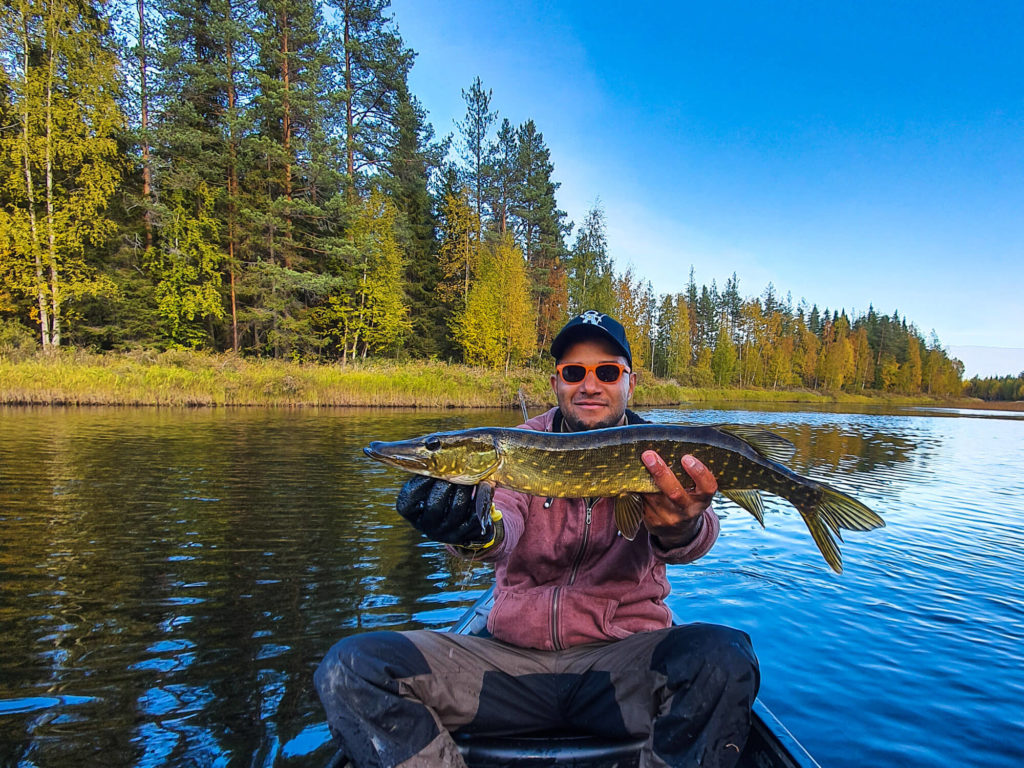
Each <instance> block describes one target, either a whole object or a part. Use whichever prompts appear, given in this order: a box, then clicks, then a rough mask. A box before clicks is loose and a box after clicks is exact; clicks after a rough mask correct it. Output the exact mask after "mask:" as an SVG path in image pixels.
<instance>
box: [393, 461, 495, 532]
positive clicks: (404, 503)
mask: <svg viewBox="0 0 1024 768" xmlns="http://www.w3.org/2000/svg"><path fill="white" fill-rule="evenodd" d="M480 494H485V495H484V496H481V497H480V498H479V499H478V498H477V496H478V495H480ZM492 494H493V488H492V487H491V486H490V485H487V484H486V483H485V484H483V485H456V484H455V483H449V482H448V481H446V480H437V479H435V478H433V477H424V476H423V475H415V476H413V478H412V479H411V480H409V481H408V482H407V483H406V484H405V485H403V486H402V490H400V491H399V492H398V498H397V499H396V500H395V508H396V509H397V510H398V514H400V515H401V516H402V517H404V518H405V519H406V520H408V521H409V522H410V523H412V525H413V527H414V528H415V529H416V530H418V531H420V532H421V533H423V534H425V535H426V536H428V537H429V538H431V539H433V540H434V541H443V542H444V543H445V544H455V545H458V546H461V547H471V546H473V545H479V544H487V543H488V542H489V541H491V540H492V539H493V538H494V523H493V522H492V521H491V514H490V511H491V495H492ZM478 508H482V509H483V510H484V511H483V513H482V514H483V518H484V519H483V523H482V524H481V521H480V516H479V515H478V512H477V509H478Z"/></svg>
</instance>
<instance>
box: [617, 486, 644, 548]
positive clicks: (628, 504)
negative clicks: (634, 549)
mask: <svg viewBox="0 0 1024 768" xmlns="http://www.w3.org/2000/svg"><path fill="white" fill-rule="evenodd" d="M643 519H644V500H643V497H641V496H640V494H639V493H627V494H625V495H624V496H616V497H615V526H616V527H617V528H618V529H619V532H620V533H621V534H622V535H623V536H624V537H625V538H626V539H627V540H629V541H632V540H633V539H635V538H636V534H637V532H638V531H639V530H640V525H641V524H642V523H643Z"/></svg>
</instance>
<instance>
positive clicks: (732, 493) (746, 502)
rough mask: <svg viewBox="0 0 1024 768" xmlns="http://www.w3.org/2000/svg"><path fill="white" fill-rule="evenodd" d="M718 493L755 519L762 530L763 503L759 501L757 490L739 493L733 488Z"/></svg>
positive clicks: (759, 495)
mask: <svg viewBox="0 0 1024 768" xmlns="http://www.w3.org/2000/svg"><path fill="white" fill-rule="evenodd" d="M718 492H719V493H720V494H722V495H723V496H725V498H727V499H729V501H733V502H735V503H736V504H738V505H739V506H741V507H743V508H744V509H745V510H747V512H749V513H750V514H752V515H753V516H754V517H756V518H757V522H759V523H760V524H761V527H762V528H764V502H763V501H762V500H761V494H760V492H758V491H757V490H749V491H741V490H736V489H735V488H732V489H730V490H728V491H723V490H721V489H719V491H718Z"/></svg>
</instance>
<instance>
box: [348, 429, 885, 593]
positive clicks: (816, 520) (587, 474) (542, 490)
mask: <svg viewBox="0 0 1024 768" xmlns="http://www.w3.org/2000/svg"><path fill="white" fill-rule="evenodd" d="M648 450H652V451H656V452H657V453H658V454H659V455H660V456H661V457H662V458H663V459H664V460H665V462H666V463H667V464H668V466H669V467H670V468H671V469H672V471H673V472H674V473H675V474H676V476H677V477H678V478H679V480H680V482H681V483H683V485H684V487H687V486H692V484H693V481H692V480H691V479H690V477H689V476H688V475H687V474H686V472H685V470H684V469H683V468H682V465H681V463H680V460H681V459H682V457H683V456H684V455H686V454H691V455H693V456H695V457H696V458H698V459H700V461H702V462H703V463H704V465H705V466H706V467H707V468H708V469H710V470H711V472H712V473H713V474H714V476H715V479H716V480H717V481H718V492H719V493H721V494H722V495H723V496H725V497H726V498H727V499H730V500H732V501H734V502H735V503H736V504H738V505H739V506H740V507H742V508H743V509H745V510H747V511H748V512H750V514H752V515H753V516H754V517H755V518H757V521H758V522H759V523H760V524H761V525H762V527H763V526H764V502H763V500H762V498H761V491H765V492H767V493H771V494H774V495H776V496H780V497H782V498H783V499H785V500H786V501H788V502H789V503H790V504H792V505H793V506H794V507H796V509H797V511H798V512H799V513H800V515H801V516H802V517H803V519H804V522H805V523H806V524H807V528H808V529H809V530H810V532H811V536H812V537H813V538H814V541H815V543H816V544H817V545H818V549H820V550H821V554H822V555H823V556H824V558H825V562H827V563H828V564H829V565H830V566H831V567H832V570H834V571H835V572H836V573H841V572H842V569H843V568H842V556H841V554H840V552H839V547H838V545H837V543H836V538H838V539H839V540H840V541H842V534H841V530H843V529H845V530H852V531H868V530H871V529H873V528H879V527H881V526H884V525H885V521H883V520H882V518H881V517H879V516H878V515H877V514H876V513H874V512H872V511H871V510H870V509H869V508H868V507H866V506H865V505H864V504H862V503H861V502H859V501H857V500H856V499H854V498H852V497H850V496H848V495H846V494H845V493H843V492H842V491H838V490H836V489H835V488H832V487H831V486H828V485H826V484H825V483H821V482H818V481H817V480H812V479H810V478H808V477H803V476H802V475H800V474H797V473H796V472H794V471H793V470H791V469H790V468H789V467H787V466H786V465H785V462H788V461H789V460H790V459H792V457H793V454H794V452H795V451H796V447H795V446H794V445H793V444H792V443H791V442H789V441H788V440H786V439H784V438H782V437H779V436H778V435H776V434H774V433H772V432H769V431H767V430H764V429H761V428H759V427H753V426H747V425H742V424H717V425H713V426H682V425H676V424H633V425H629V426H624V427H609V428H607V429H595V430H590V431H587V432H571V433H561V434H559V433H552V432H539V431H536V430H530V429H506V428H499V427H481V428H476V429H466V430H461V431H458V432H436V433H434V434H430V435H424V436H423V437H417V438H414V439H411V440H400V441H397V442H379V441H377V442H372V443H370V445H369V446H367V447H366V448H365V449H364V452H365V453H366V455H367V456H369V457H370V458H372V459H376V460H377V461H380V462H383V463H385V464H389V465H391V466H394V467H398V468H399V469H404V470H406V471H409V472H414V473H416V474H419V475H427V476H430V477H436V478H439V479H443V480H447V481H449V482H452V483H458V484H461V485H476V484H478V483H488V484H492V485H500V486H502V487H504V488H508V489H510V490H513V491H519V492H522V493H528V494H530V495H532V496H541V497H558V498H593V497H612V498H614V500H615V502H614V503H615V524H616V526H617V527H618V529H619V531H620V532H621V533H622V535H623V536H625V537H626V538H627V539H630V540H632V539H633V538H634V537H635V536H636V534H637V531H639V529H640V525H641V523H642V519H643V498H642V497H641V496H640V494H643V493H657V492H658V487H657V486H656V485H655V484H654V480H653V479H652V478H651V475H650V473H649V472H648V471H647V468H646V467H645V466H644V464H643V462H642V461H641V459H640V456H641V454H643V452H644V451H648ZM481 495H482V494H481ZM833 534H834V535H833Z"/></svg>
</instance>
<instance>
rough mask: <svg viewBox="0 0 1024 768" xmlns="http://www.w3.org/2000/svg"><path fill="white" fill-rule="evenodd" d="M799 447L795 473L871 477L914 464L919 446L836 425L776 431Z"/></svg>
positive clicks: (901, 438)
mask: <svg viewBox="0 0 1024 768" xmlns="http://www.w3.org/2000/svg"><path fill="white" fill-rule="evenodd" d="M774 431H776V432H777V433H778V434H780V435H782V436H783V437H785V438H786V439H788V440H790V441H792V442H793V444H794V445H796V448H797V451H796V456H795V457H794V460H793V462H792V466H793V468H794V469H797V470H798V471H802V472H806V471H808V470H809V469H810V468H811V467H817V468H823V469H828V470H832V471H843V472H844V473H870V472H872V471H874V470H876V469H878V468H879V467H893V466H895V465H897V464H901V463H903V462H907V461H910V460H911V457H912V455H913V454H914V452H915V451H916V449H917V447H918V444H917V442H916V441H913V440H910V439H908V438H906V437H905V436H902V435H898V434H895V433H887V432H882V431H879V430H877V429H864V430H860V429H857V430H851V429H842V428H837V427H836V425H818V424H794V425H786V426H784V427H779V428H775V430H774Z"/></svg>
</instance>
